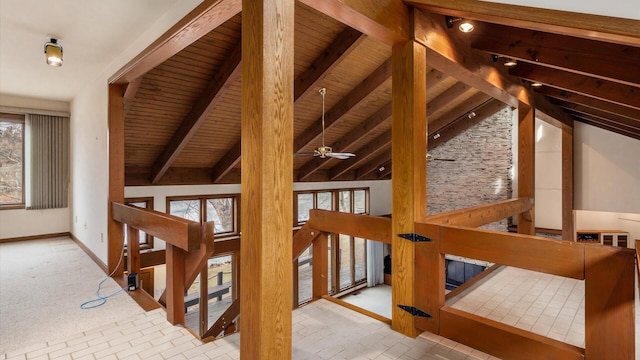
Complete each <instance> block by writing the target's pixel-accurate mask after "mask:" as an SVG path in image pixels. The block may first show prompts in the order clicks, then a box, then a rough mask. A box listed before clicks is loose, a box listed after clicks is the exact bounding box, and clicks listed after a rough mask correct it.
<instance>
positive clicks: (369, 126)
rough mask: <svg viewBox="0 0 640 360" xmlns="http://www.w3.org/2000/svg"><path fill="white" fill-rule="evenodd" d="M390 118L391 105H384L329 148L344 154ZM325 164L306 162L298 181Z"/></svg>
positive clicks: (316, 159) (319, 160)
mask: <svg viewBox="0 0 640 360" xmlns="http://www.w3.org/2000/svg"><path fill="white" fill-rule="evenodd" d="M389 118H391V103H390V102H389V103H387V104H385V105H384V106H383V107H381V108H380V109H379V110H378V111H376V112H375V113H374V114H373V115H371V116H370V117H369V118H368V119H366V120H365V121H363V122H362V123H361V124H360V125H359V126H357V127H356V128H355V129H353V131H350V132H348V133H347V134H345V135H344V136H343V137H341V138H340V139H338V140H337V141H336V142H334V143H333V144H332V145H331V147H332V148H333V151H335V152H346V151H349V150H350V148H351V147H352V146H353V144H355V143H356V142H357V141H358V140H360V139H362V138H363V137H365V136H367V135H368V134H370V133H371V132H372V131H373V130H375V129H377V128H378V127H379V126H380V125H381V124H383V123H385V122H386V121H387V120H389ZM326 162H327V160H326V159H321V158H318V157H314V158H313V159H311V161H308V162H307V163H306V164H304V165H303V166H302V167H300V169H299V170H298V178H297V179H298V180H305V179H306V178H307V177H309V176H310V175H311V174H313V173H314V172H315V171H317V170H318V169H320V168H321V167H322V165H324V164H325V163H326Z"/></svg>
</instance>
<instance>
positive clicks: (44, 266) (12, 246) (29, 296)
mask: <svg viewBox="0 0 640 360" xmlns="http://www.w3.org/2000/svg"><path fill="white" fill-rule="evenodd" d="M104 278H105V274H104V272H103V271H102V270H101V269H100V268H99V267H98V266H97V265H96V264H95V263H94V262H93V260H91V258H89V257H88V256H87V255H86V254H85V253H84V252H83V251H82V250H81V249H80V248H79V247H78V246H77V245H76V244H75V243H74V242H73V241H72V240H71V239H69V238H56V239H47V240H33V241H21V242H13V243H4V244H0V354H4V353H6V352H8V351H13V350H18V349H21V348H23V347H27V346H29V345H31V344H34V343H43V342H49V343H52V342H56V341H58V340H60V339H64V338H66V337H69V336H70V335H75V334H78V333H80V332H83V331H86V330H90V329H93V328H96V327H99V326H102V325H105V324H109V323H113V322H115V321H119V320H122V319H126V318H129V317H132V316H135V315H137V314H140V313H142V312H143V310H142V308H140V307H139V306H138V305H137V304H136V303H135V302H134V301H133V300H131V298H130V297H129V296H128V295H127V294H126V293H124V292H122V293H120V294H118V295H115V296H114V297H112V298H110V299H109V300H107V302H106V303H105V304H104V305H102V306H99V307H97V308H94V309H89V310H83V309H81V308H80V304H82V303H83V302H85V301H87V300H91V299H93V298H95V297H96V289H97V286H98V283H99V282H100V280H102V279H104ZM117 290H118V285H117V284H116V283H115V282H114V281H113V280H111V279H108V281H106V282H105V283H104V284H103V286H102V291H101V295H107V294H111V293H113V292H114V291H117Z"/></svg>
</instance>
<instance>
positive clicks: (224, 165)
mask: <svg viewBox="0 0 640 360" xmlns="http://www.w3.org/2000/svg"><path fill="white" fill-rule="evenodd" d="M363 39H364V35H363V34H362V33H361V32H359V31H357V30H353V29H351V28H349V27H347V28H346V29H345V30H344V31H342V33H340V34H338V36H336V38H335V39H334V40H333V41H332V42H331V44H330V45H329V46H328V47H327V48H326V49H325V51H323V52H322V53H321V54H320V56H318V57H317V58H316V59H315V60H313V62H312V63H311V66H309V68H308V69H307V70H305V71H304V72H303V73H302V74H300V75H299V76H298V78H296V80H295V82H294V98H293V101H294V102H295V101H298V99H300V98H301V97H302V96H303V95H304V94H306V93H307V92H308V91H309V89H311V88H313V86H314V85H315V84H317V83H318V82H320V81H321V80H322V79H324V78H325V77H326V76H327V73H328V72H329V71H330V70H331V69H333V68H334V67H336V66H337V65H338V64H340V62H342V60H344V59H345V58H346V57H347V55H348V54H349V53H351V52H352V51H353V50H354V49H355V48H356V47H357V46H358V45H359V44H360V43H361V42H362V40H363ZM240 153H241V145H240V141H239V140H238V142H236V143H235V144H234V145H233V146H232V147H231V149H229V151H227V152H226V153H225V154H224V155H223V156H222V157H221V158H220V160H218V162H217V163H216V164H215V165H214V166H213V182H214V183H216V182H218V181H220V180H221V179H222V178H223V177H224V176H225V175H226V174H227V173H228V172H229V171H230V170H231V169H233V167H234V166H236V165H237V164H238V162H240Z"/></svg>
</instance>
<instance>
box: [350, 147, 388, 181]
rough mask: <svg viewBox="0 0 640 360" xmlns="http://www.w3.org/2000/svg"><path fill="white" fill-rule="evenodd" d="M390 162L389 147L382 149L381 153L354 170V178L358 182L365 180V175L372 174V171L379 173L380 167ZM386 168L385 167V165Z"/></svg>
mask: <svg viewBox="0 0 640 360" xmlns="http://www.w3.org/2000/svg"><path fill="white" fill-rule="evenodd" d="M390 162H391V146H389V147H388V148H386V149H384V151H382V153H381V154H380V155H378V156H376V157H375V158H373V159H372V160H370V161H368V162H367V163H365V164H364V165H362V166H360V167H359V168H358V169H356V170H355V174H356V175H355V177H356V179H358V180H361V179H363V178H365V177H366V176H367V175H369V174H370V173H372V172H373V171H379V169H380V166H381V165H384V164H390ZM385 167H386V165H385Z"/></svg>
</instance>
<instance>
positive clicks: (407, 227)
mask: <svg viewBox="0 0 640 360" xmlns="http://www.w3.org/2000/svg"><path fill="white" fill-rule="evenodd" d="M426 61H427V57H426V48H425V47H424V46H422V45H420V44H419V43H417V42H413V41H409V42H405V43H403V44H398V45H395V46H394V47H393V52H392V66H393V70H392V71H393V80H392V92H393V94H392V146H391V149H392V157H393V162H392V172H393V179H392V214H393V216H392V218H391V229H392V240H391V257H392V261H391V264H392V265H391V276H392V280H391V282H392V284H393V286H392V313H391V328H392V329H394V330H396V331H398V332H400V333H403V334H405V335H407V336H412V337H415V336H417V335H418V334H419V330H418V329H417V328H416V327H415V325H414V320H413V316H412V315H411V314H410V313H408V312H406V311H404V310H402V309H400V308H399V307H398V305H405V306H414V305H415V295H414V285H415V284H414V280H415V277H416V273H415V244H414V243H413V242H411V241H410V240H406V239H403V238H401V237H399V236H398V234H406V233H414V232H415V226H414V222H415V221H416V220H422V219H424V218H425V217H426V200H427V169H426V155H427V135H426V133H427V114H426V107H425V105H424V104H426V103H427V96H426V75H427V74H426V69H427V64H426Z"/></svg>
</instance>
